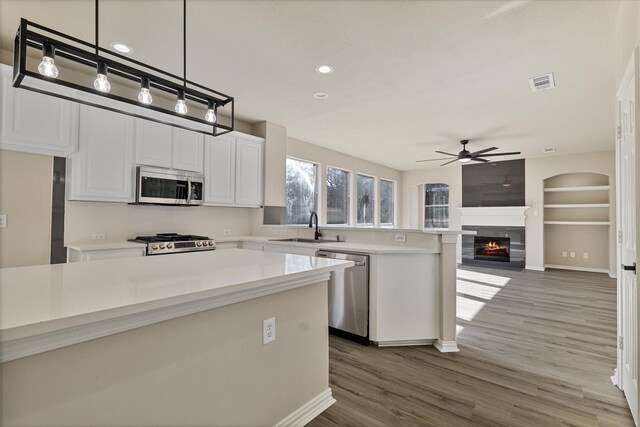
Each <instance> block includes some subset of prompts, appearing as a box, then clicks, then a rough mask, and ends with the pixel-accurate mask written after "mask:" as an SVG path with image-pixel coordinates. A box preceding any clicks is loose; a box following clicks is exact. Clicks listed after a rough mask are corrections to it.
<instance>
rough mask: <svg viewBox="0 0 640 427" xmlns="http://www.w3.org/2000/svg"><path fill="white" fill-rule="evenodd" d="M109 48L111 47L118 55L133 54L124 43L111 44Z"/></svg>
mask: <svg viewBox="0 0 640 427" xmlns="http://www.w3.org/2000/svg"><path fill="white" fill-rule="evenodd" d="M109 46H111V48H112V49H115V50H117V51H118V52H120V53H133V49H132V48H130V47H129V46H127V45H126V44H124V43H120V42H111V43H109Z"/></svg>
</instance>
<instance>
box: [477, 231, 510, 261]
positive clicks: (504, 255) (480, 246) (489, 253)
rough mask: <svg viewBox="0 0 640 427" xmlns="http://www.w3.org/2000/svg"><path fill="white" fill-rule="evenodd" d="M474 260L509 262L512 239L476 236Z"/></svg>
mask: <svg viewBox="0 0 640 427" xmlns="http://www.w3.org/2000/svg"><path fill="white" fill-rule="evenodd" d="M473 248H474V254H473V258H474V259H477V260H485V261H500V262H509V260H510V255H509V250H510V239H509V238H508V237H479V236H474V242H473Z"/></svg>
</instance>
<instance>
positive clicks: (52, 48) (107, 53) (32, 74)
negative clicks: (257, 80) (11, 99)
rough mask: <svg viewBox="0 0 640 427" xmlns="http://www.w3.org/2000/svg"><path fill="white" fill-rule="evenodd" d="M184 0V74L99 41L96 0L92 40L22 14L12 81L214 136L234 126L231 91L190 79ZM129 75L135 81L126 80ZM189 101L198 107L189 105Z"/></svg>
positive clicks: (28, 88) (44, 91)
mask: <svg viewBox="0 0 640 427" xmlns="http://www.w3.org/2000/svg"><path fill="white" fill-rule="evenodd" d="M182 3H183V10H182V11H183V45H182V48H183V58H182V59H183V64H182V65H183V68H182V71H183V75H182V77H180V76H177V75H174V74H171V73H168V72H166V71H163V70H160V69H159V68H156V67H153V66H150V65H147V64H144V63H142V62H140V61H136V60H134V59H131V58H128V57H126V56H124V55H121V54H119V53H117V52H114V51H111V50H108V49H105V48H102V47H100V46H99V44H98V35H99V33H98V29H99V23H100V21H99V12H100V7H99V0H95V42H94V43H93V44H92V43H88V42H86V41H83V40H80V39H78V38H76V37H73V36H69V35H67V34H64V33H62V32H60V31H56V30H53V29H51V28H47V27H44V26H42V25H39V24H36V23H34V22H31V21H28V20H26V19H24V18H22V19H21V20H20V27H19V28H18V32H17V34H16V38H15V44H14V51H13V86H14V87H18V88H23V89H27V90H31V91H35V92H39V93H43V94H46V95H51V96H55V97H58V98H63V99H67V100H70V101H74V102H79V103H82V104H86V105H91V106H94V107H98V108H103V109H106V110H111V111H116V112H119V113H122V114H127V115H130V116H134V117H139V118H142V119H146V120H152V121H155V122H160V123H164V124H168V125H171V126H175V127H179V128H183V129H188V130H193V131H196V132H200V133H205V134H211V135H214V136H217V135H222V134H225V133H228V132H231V131H233V129H234V99H233V97H231V96H228V95H225V94H224V93H221V92H218V91H216V90H213V89H209V88H207V87H205V86H202V85H199V84H197V83H194V82H192V81H189V80H187V1H186V0H183V2H182ZM34 52H37V53H35V54H34ZM34 57H36V58H37V62H34ZM56 58H62V59H63V60H64V62H65V65H67V66H68V69H67V68H66V67H65V68H64V69H63V68H60V65H61V64H60V63H59V64H57V65H56ZM35 64H38V65H37V66H36V65H35ZM77 72H85V73H86V72H89V73H95V76H96V77H95V80H93V84H92V85H89V84H87V83H79V82H77V81H74V80H73V78H74V77H76V80H77V75H75V74H77ZM74 75H75V76H74ZM110 76H115V78H117V79H120V81H123V82H124V84H123V85H121V87H119V89H120V90H117V91H116V90H115V89H114V90H113V91H112V90H111V89H112V83H113V82H110V81H109V79H110ZM127 80H128V81H130V82H133V83H134V84H133V85H131V84H127V83H126V81H127ZM131 87H134V89H131ZM138 88H139V89H138ZM151 90H153V91H155V93H156V94H158V95H159V96H160V97H161V98H162V97H163V96H162V95H165V96H164V98H168V99H171V98H172V99H175V102H176V104H175V107H174V108H170V107H168V106H166V105H165V106H162V105H159V104H158V105H156V103H155V101H154V97H153V96H152V95H151ZM78 92H82V94H83V95H78V94H77V93H78ZM114 92H115V93H114ZM129 93H130V96H129ZM112 101H117V102H112ZM167 102H168V101H167ZM167 102H165V104H166V103H167ZM188 103H189V104H190V105H192V106H194V107H195V108H188V106H187V104H188ZM219 108H225V111H227V112H228V116H229V119H228V120H226V118H225V123H224V124H223V123H220V122H219V117H220V116H219V114H218V109H219ZM151 111H153V112H155V113H150V112H151ZM157 113H161V114H157Z"/></svg>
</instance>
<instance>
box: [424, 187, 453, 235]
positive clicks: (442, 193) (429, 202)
mask: <svg viewBox="0 0 640 427" xmlns="http://www.w3.org/2000/svg"><path fill="white" fill-rule="evenodd" d="M424 228H449V186H448V185H447V184H425V185H424Z"/></svg>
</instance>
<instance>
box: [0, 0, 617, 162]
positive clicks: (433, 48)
mask: <svg viewBox="0 0 640 427" xmlns="http://www.w3.org/2000/svg"><path fill="white" fill-rule="evenodd" d="M100 7H101V21H100V39H101V45H105V46H106V45H108V43H109V42H110V41H116V40H117V41H124V42H126V43H128V44H130V45H131V46H132V47H133V48H134V49H135V52H134V54H133V55H132V56H133V57H134V58H136V59H138V60H141V61H144V62H147V63H149V64H152V65H155V66H158V67H160V68H163V69H166V70H167V71H170V72H173V73H176V74H181V73H182V1H180V0H159V1H145V0H133V1H131V0H130V1H121V0H119V1H116V0H103V1H101V2H100ZM617 7H618V2H615V1H590V2H584V1H577V2H572V1H535V2H533V1H531V2H529V1H204V0H200V1H199V0H190V1H189V2H188V4H187V8H188V17H187V20H188V33H187V34H188V36H187V37H188V46H187V50H188V52H187V57H188V71H187V73H188V77H189V79H191V80H193V81H196V82H200V83H203V84H204V85H207V86H210V87H212V88H214V89H217V90H220V91H222V92H225V93H229V94H231V95H233V96H234V97H235V98H236V112H237V114H238V117H240V118H242V119H244V120H247V121H249V122H255V121H260V120H268V121H271V122H274V123H277V124H280V125H283V126H286V127H287V131H288V135H289V136H291V137H294V138H297V139H300V140H303V141H307V142H310V143H312V144H317V145H321V146H324V147H327V148H331V149H334V150H337V151H341V152H344V153H347V154H351V155H355V156H358V157H361V158H364V159H366V160H370V161H373V162H377V163H380V164H384V165H387V166H390V167H393V168H396V169H400V170H408V169H418V168H425V167H434V166H437V165H438V164H439V162H431V163H426V164H425V163H415V160H417V159H424V158H432V157H441V156H440V155H436V154H435V153H433V151H434V150H444V151H450V152H457V151H458V150H459V145H458V143H457V141H458V140H459V139H463V138H468V139H471V140H472V142H471V144H469V148H470V149H471V150H477V149H481V148H486V147H491V146H497V147H500V149H501V150H508V151H522V152H523V156H524V157H531V156H541V155H542V148H544V147H555V148H556V150H557V152H556V154H557V155H560V154H567V153H573V152H588V151H599V150H608V149H613V147H614V140H613V134H614V132H613V129H614V122H615V119H614V113H615V109H614V94H615V87H614V67H613V59H614V49H613V36H614V16H615V13H616V10H617ZM20 17H25V18H28V19H30V20H33V21H35V22H37V23H40V24H43V25H47V26H51V27H53V28H55V29H58V30H61V31H63V32H66V33H68V34H70V35H74V36H77V37H79V38H83V39H85V40H88V41H92V40H93V37H94V22H93V19H94V1H93V0H70V1H56V0H46V1H31V0H0V36H1V42H2V48H3V49H9V50H10V49H11V48H12V39H13V36H14V35H15V30H16V29H17V27H18V22H19V18H20ZM323 63H328V64H331V65H333V66H334V67H335V72H334V73H333V74H330V75H319V74H317V73H316V72H315V68H316V67H317V66H318V65H320V64H323ZM547 72H553V73H554V75H555V78H556V84H557V87H556V88H555V89H553V90H549V91H544V92H538V93H533V92H532V91H531V89H530V86H529V81H528V79H529V78H530V77H534V76H538V75H540V74H544V73H547ZM317 91H323V92H327V93H329V98H327V99H324V100H317V99H315V98H313V97H312V94H313V93H314V92H317ZM510 158H513V157H510Z"/></svg>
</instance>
